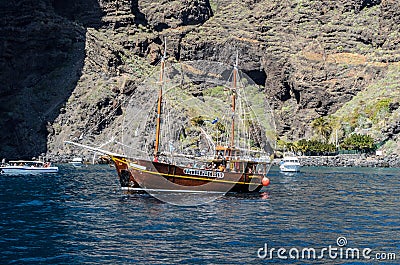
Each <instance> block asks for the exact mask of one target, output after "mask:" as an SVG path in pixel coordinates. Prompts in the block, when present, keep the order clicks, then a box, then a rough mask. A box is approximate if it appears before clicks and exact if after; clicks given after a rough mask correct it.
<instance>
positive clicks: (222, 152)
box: [212, 145, 269, 175]
mask: <svg viewBox="0 0 400 265" xmlns="http://www.w3.org/2000/svg"><path fill="white" fill-rule="evenodd" d="M242 153H243V151H242V150H239V149H236V148H231V147H227V146H221V145H218V146H216V148H215V154H214V159H213V160H212V163H213V168H216V169H217V170H219V171H225V172H237V173H247V174H250V175H251V174H266V173H267V170H268V167H269V165H268V164H269V157H268V158H267V159H265V158H262V157H258V158H257V157H254V156H249V155H246V156H243V155H242Z"/></svg>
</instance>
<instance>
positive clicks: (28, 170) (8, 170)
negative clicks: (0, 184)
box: [0, 160, 58, 175]
mask: <svg viewBox="0 0 400 265" xmlns="http://www.w3.org/2000/svg"><path fill="white" fill-rule="evenodd" d="M57 172H58V167H56V166H52V165H51V163H50V162H43V161H26V160H17V161H10V162H8V163H2V164H1V166H0V173H1V174H2V175H32V174H43V173H57Z"/></svg>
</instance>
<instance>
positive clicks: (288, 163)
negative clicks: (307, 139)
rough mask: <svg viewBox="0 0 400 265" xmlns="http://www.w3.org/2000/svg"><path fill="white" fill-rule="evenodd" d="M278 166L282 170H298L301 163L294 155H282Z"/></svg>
mask: <svg viewBox="0 0 400 265" xmlns="http://www.w3.org/2000/svg"><path fill="white" fill-rule="evenodd" d="M279 168H280V170H281V171H282V172H299V171H300V168H301V164H300V161H299V159H298V158H297V157H296V156H294V155H290V156H284V157H283V159H282V160H281V162H280V164H279Z"/></svg>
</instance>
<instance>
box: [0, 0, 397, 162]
mask: <svg viewBox="0 0 400 265" xmlns="http://www.w3.org/2000/svg"><path fill="white" fill-rule="evenodd" d="M0 7H1V9H0V15H1V17H2V18H3V19H2V20H0V67H1V69H2V71H1V72H0V81H1V84H2V86H1V90H0V95H2V97H1V99H0V103H1V104H0V109H1V111H2V117H1V119H0V125H1V127H2V128H7V129H6V130H5V129H3V130H2V132H0V140H1V143H2V147H1V149H0V155H1V156H6V157H11V156H24V155H27V156H33V155H37V154H39V153H43V152H46V151H49V152H50V153H58V154H63V152H67V151H66V150H64V149H65V147H64V145H63V143H62V141H63V140H65V139H70V138H74V137H78V138H79V137H80V136H81V135H82V133H83V132H89V131H91V133H92V136H91V140H93V141H98V142H102V141H103V142H104V141H105V140H107V139H109V138H110V135H113V131H114V130H115V128H117V127H118V126H120V124H121V122H122V119H121V118H120V116H122V114H123V111H124V105H123V104H124V102H126V100H127V97H128V96H129V95H131V94H132V93H133V92H134V91H135V87H136V86H137V84H138V83H140V82H141V81H142V80H143V79H144V78H145V77H146V75H148V74H149V73H150V72H151V71H152V69H153V65H154V64H156V62H157V61H158V60H159V59H160V58H161V53H162V50H163V45H164V38H165V37H167V47H168V56H169V57H174V58H175V59H180V60H195V59H208V60H218V61H222V62H225V63H228V64H233V62H234V58H235V55H236V52H238V53H239V66H240V68H241V70H243V71H244V72H245V73H247V74H248V75H249V76H251V77H252V78H253V79H254V80H255V81H256V82H257V84H259V85H261V86H265V93H267V94H268V96H269V97H270V101H271V104H272V105H273V107H274V110H275V118H276V120H277V124H278V133H279V135H280V136H285V137H286V138H287V139H289V140H290V139H298V138H302V137H308V136H310V134H311V129H310V126H309V125H310V122H311V121H312V120H313V119H315V118H317V117H320V116H325V115H329V114H332V113H334V112H335V111H336V110H337V109H339V108H340V107H341V106H343V104H345V103H346V102H348V101H349V100H351V99H352V98H353V97H354V95H356V94H357V93H359V92H360V91H363V90H364V89H365V88H366V87H367V86H369V85H370V84H371V83H373V82H375V80H377V79H379V78H380V77H382V76H384V74H385V72H386V71H387V66H388V65H390V64H393V63H396V62H399V61H400V52H399V50H400V41H399V39H400V38H399V32H400V5H399V4H398V1H394V0H385V1H380V0H351V1H345V2H337V1H322V0H318V1H294V0H289V1H273V0H245V1H237V0H234V1H231V0H219V1H208V0H185V1H164V0H159V1H149V0H143V1H133V0H121V1H111V0H101V1H100V0H71V1H66V0H51V1H50V0H37V1H28V0H25V1H22V0H21V1H8V2H7V1H2V3H1V4H0ZM170 59H173V58H170ZM27 106H29V107H27ZM392 107H393V106H392ZM116 113H118V115H116ZM396 128H397V127H390V128H389V129H390V130H389V131H390V133H394V134H397V129H396ZM47 136H49V137H48V139H46V137H47ZM393 139H397V138H395V137H393ZM46 144H47V146H46ZM47 149H49V150H47Z"/></svg>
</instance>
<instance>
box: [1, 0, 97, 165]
mask: <svg viewBox="0 0 400 265" xmlns="http://www.w3.org/2000/svg"><path fill="white" fill-rule="evenodd" d="M0 16H1V17H2V18H3V19H2V20H0V68H1V69H2V70H1V71H0V113H1V115H0V128H1V130H0V158H3V157H4V158H7V159H16V158H26V159H30V158H32V157H33V156H36V157H37V156H39V155H41V154H44V153H46V151H47V135H48V133H49V130H54V128H52V127H51V124H52V123H53V122H54V120H55V119H56V118H57V117H58V115H59V113H60V111H61V112H62V111H63V106H64V104H65V102H66V101H67V100H68V99H69V98H70V96H71V94H72V92H73V90H74V88H75V87H76V85H77V82H78V80H79V79H80V77H81V75H82V70H83V66H84V60H85V42H86V28H87V27H93V28H98V27H100V26H101V24H102V21H101V19H102V16H103V11H102V9H101V8H100V6H99V4H98V2H97V0H72V1H66V0H64V1H62V0H38V1H8V2H5V1H2V3H1V4H0Z"/></svg>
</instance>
